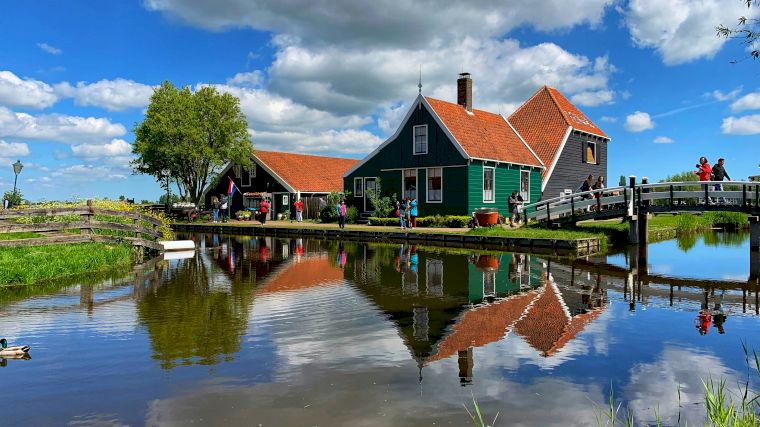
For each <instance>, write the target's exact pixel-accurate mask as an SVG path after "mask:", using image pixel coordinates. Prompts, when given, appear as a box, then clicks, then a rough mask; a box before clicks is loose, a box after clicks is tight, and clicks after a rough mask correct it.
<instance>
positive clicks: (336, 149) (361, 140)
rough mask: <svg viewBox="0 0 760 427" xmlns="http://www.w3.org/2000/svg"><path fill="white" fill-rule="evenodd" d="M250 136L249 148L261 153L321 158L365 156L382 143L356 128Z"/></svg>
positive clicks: (265, 133) (369, 133) (262, 133)
mask: <svg viewBox="0 0 760 427" xmlns="http://www.w3.org/2000/svg"><path fill="white" fill-rule="evenodd" d="M251 134H252V138H253V145H254V146H255V147H256V148H260V149H262V150H273V151H290V152H295V153H308V154H322V155H339V156H346V155H350V154H365V153H369V152H370V151H372V150H373V149H375V147H377V146H378V145H380V142H382V140H381V139H380V138H379V137H378V136H377V135H375V134H373V133H371V132H368V131H365V130H356V129H344V130H335V129H330V130H326V131H321V132H308V131H304V132H293V131H280V132H256V131H252V132H251Z"/></svg>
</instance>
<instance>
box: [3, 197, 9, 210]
mask: <svg viewBox="0 0 760 427" xmlns="http://www.w3.org/2000/svg"><path fill="white" fill-rule="evenodd" d="M10 207H11V201H10V200H8V196H3V209H10Z"/></svg>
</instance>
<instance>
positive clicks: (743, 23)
mask: <svg viewBox="0 0 760 427" xmlns="http://www.w3.org/2000/svg"><path fill="white" fill-rule="evenodd" d="M740 1H741V2H742V3H744V4H746V5H747V9H751V8H752V6H760V0H740ZM759 24H760V20H758V19H757V18H748V17H746V16H740V17H739V19H738V20H737V23H736V26H731V27H729V26H728V25H723V24H720V25H718V26H717V27H715V31H716V33H717V36H718V37H723V38H725V39H736V40H739V41H740V43H742V44H743V45H746V46H747V47H748V50H749V55H750V57H751V58H752V59H757V58H758V57H760V49H759V47H760V44H758V41H759V40H758V39H760V25H759ZM731 62H732V63H736V62H737V61H736V60H734V61H731Z"/></svg>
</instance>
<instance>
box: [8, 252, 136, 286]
mask: <svg viewBox="0 0 760 427" xmlns="http://www.w3.org/2000/svg"><path fill="white" fill-rule="evenodd" d="M132 256H133V255H132V246H131V245H127V244H105V243H80V244H76V245H51V246H34V247H19V248H2V249H0V286H7V285H17V284H23V285H28V284H32V283H37V282H45V281H50V280H53V279H60V278H64V277H69V276H74V275H79V274H83V273H90V272H96V271H104V270H110V269H113V268H118V267H128V266H129V265H131V263H132Z"/></svg>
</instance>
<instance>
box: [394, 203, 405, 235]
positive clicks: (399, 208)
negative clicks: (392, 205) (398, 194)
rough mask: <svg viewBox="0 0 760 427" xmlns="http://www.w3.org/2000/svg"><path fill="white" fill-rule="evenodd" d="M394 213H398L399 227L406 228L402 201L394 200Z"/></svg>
mask: <svg viewBox="0 0 760 427" xmlns="http://www.w3.org/2000/svg"><path fill="white" fill-rule="evenodd" d="M396 214H397V215H398V223H399V225H400V226H401V229H402V230H403V229H405V228H406V221H404V220H405V218H406V204H404V201H403V200H401V201H399V202H396Z"/></svg>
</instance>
